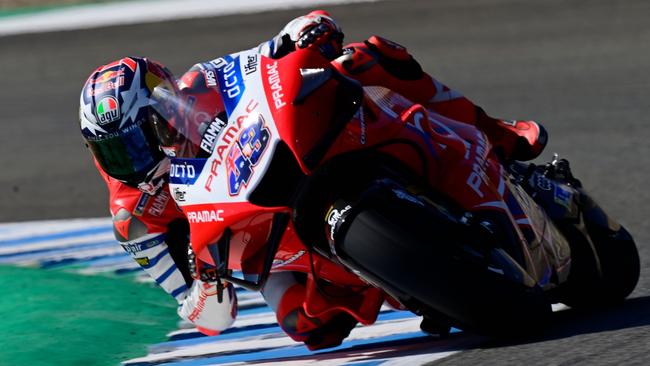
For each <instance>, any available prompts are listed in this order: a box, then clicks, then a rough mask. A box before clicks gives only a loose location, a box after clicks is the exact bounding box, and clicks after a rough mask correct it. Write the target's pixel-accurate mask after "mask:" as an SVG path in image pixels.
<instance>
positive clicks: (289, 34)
mask: <svg viewBox="0 0 650 366" xmlns="http://www.w3.org/2000/svg"><path fill="white" fill-rule="evenodd" d="M260 46H261V47H260V52H261V53H262V54H264V55H267V56H269V57H271V58H274V59H278V58H281V57H284V56H286V55H288V54H289V53H291V52H293V51H295V50H296V49H303V48H313V49H317V50H318V51H319V52H320V53H321V54H322V55H323V56H324V57H326V58H327V59H328V60H333V59H335V58H336V57H338V56H339V55H341V52H342V49H343V32H342V31H341V28H340V27H339V26H338V25H337V24H336V22H334V19H332V17H331V16H330V15H329V13H327V12H326V11H324V10H315V11H312V12H311V13H309V14H307V15H303V16H300V17H298V18H296V19H294V20H292V21H290V22H289V23H288V24H287V25H286V26H285V27H284V28H283V29H282V30H281V31H280V33H279V34H278V35H277V36H275V37H273V39H271V40H270V41H268V42H266V43H263V44H262V45H260Z"/></svg>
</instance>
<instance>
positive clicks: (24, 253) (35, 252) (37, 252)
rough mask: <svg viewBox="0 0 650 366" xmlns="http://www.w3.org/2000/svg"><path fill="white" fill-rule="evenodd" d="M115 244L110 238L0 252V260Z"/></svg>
mask: <svg viewBox="0 0 650 366" xmlns="http://www.w3.org/2000/svg"><path fill="white" fill-rule="evenodd" d="M115 244H117V241H115V240H111V241H101V242H98V243H89V244H82V245H74V246H63V247H57V248H44V249H36V250H27V251H20V252H17V253H6V254H0V261H2V259H3V258H15V259H20V258H22V257H29V256H38V255H41V254H48V253H57V252H68V251H75V250H79V249H93V248H102V247H108V246H110V245H115Z"/></svg>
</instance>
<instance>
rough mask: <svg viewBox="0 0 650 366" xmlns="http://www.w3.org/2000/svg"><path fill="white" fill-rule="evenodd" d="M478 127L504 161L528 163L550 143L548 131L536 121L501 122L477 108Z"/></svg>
mask: <svg viewBox="0 0 650 366" xmlns="http://www.w3.org/2000/svg"><path fill="white" fill-rule="evenodd" d="M477 114H478V120H477V122H476V126H477V127H478V128H480V129H481V131H483V132H485V134H486V135H487V137H488V139H489V140H490V142H491V143H492V145H493V146H494V148H495V150H496V151H497V153H498V154H499V155H500V157H501V158H502V159H504V160H521V161H527V160H532V159H535V158H536V157H538V156H539V155H540V154H541V153H542V151H544V148H545V147H546V144H547V143H548V133H547V132H546V129H545V128H544V127H543V126H542V125H541V124H539V123H537V122H535V121H517V120H501V119H496V118H492V117H489V116H488V115H487V114H486V113H485V112H484V111H483V110H482V109H481V108H479V107H477Z"/></svg>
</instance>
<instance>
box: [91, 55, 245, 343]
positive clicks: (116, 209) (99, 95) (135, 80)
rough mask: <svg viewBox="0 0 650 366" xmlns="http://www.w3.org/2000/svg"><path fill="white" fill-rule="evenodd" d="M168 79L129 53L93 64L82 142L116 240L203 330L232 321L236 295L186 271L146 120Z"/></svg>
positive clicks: (177, 218)
mask: <svg viewBox="0 0 650 366" xmlns="http://www.w3.org/2000/svg"><path fill="white" fill-rule="evenodd" d="M174 80H175V78H174V76H173V75H172V74H171V73H170V72H169V70H167V69H166V68H165V67H163V66H162V65H160V64H159V63H157V62H155V61H152V60H150V59H146V58H138V57H127V58H123V59H120V60H117V61H115V62H112V63H109V64H107V65H104V66H101V67H99V68H97V69H96V70H95V71H94V72H93V73H92V74H91V75H90V77H89V78H88V80H87V81H86V83H85V85H84V87H83V89H82V91H81V97H80V104H81V105H80V110H79V117H80V124H81V132H82V135H83V137H84V139H85V142H86V146H87V147H88V148H89V149H90V151H91V153H92V155H93V158H94V162H95V166H96V167H97V170H98V171H99V173H100V174H101V176H102V178H103V179H104V181H105V183H106V185H107V187H108V191H109V203H110V211H111V215H112V217H113V228H114V234H115V238H116V239H117V240H118V241H119V242H120V244H121V245H122V247H123V248H124V250H125V251H126V252H127V253H129V254H130V255H131V256H132V257H133V259H134V260H135V261H136V262H137V263H138V264H139V265H140V266H141V267H142V268H143V269H144V271H145V272H146V273H147V274H149V275H150V276H151V277H152V278H153V279H154V280H155V281H156V283H158V285H160V287H162V288H163V289H164V290H165V291H166V292H167V293H169V294H170V295H171V296H172V297H174V298H175V299H176V300H177V301H178V304H179V307H178V313H179V315H180V316H181V317H182V318H184V319H186V320H188V321H190V322H192V323H193V324H194V325H196V326H197V328H198V329H199V330H200V331H201V332H203V333H205V334H217V333H218V332H219V331H222V330H224V329H227V328H228V327H230V325H232V323H233V321H234V319H235V316H236V313H237V299H236V295H235V291H234V289H233V286H232V285H227V287H226V291H223V296H222V299H219V298H218V296H216V295H217V293H218V292H219V291H218V289H217V285H216V284H212V283H206V282H203V281H201V280H200V279H196V280H195V279H193V278H192V276H191V275H190V271H189V269H188V259H187V243H188V234H189V226H188V224H187V221H186V219H185V216H184V214H183V212H182V211H181V210H180V209H179V208H178V206H176V203H175V202H174V200H173V199H171V196H170V193H169V188H168V184H167V176H168V170H169V159H167V158H166V156H165V154H164V152H163V151H161V149H160V147H159V145H158V141H157V137H156V133H155V131H154V130H153V128H154V126H153V125H152V124H150V123H149V120H150V117H151V113H152V109H151V107H150V105H149V104H150V103H149V96H150V94H151V91H152V90H153V88H154V87H156V86H157V85H159V84H161V83H164V82H170V81H171V82H172V83H173V82H174Z"/></svg>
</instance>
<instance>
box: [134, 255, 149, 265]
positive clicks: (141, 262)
mask: <svg viewBox="0 0 650 366" xmlns="http://www.w3.org/2000/svg"><path fill="white" fill-rule="evenodd" d="M135 261H136V262H138V264H139V265H141V266H142V267H146V266H148V265H149V258H147V257H142V258H135Z"/></svg>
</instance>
